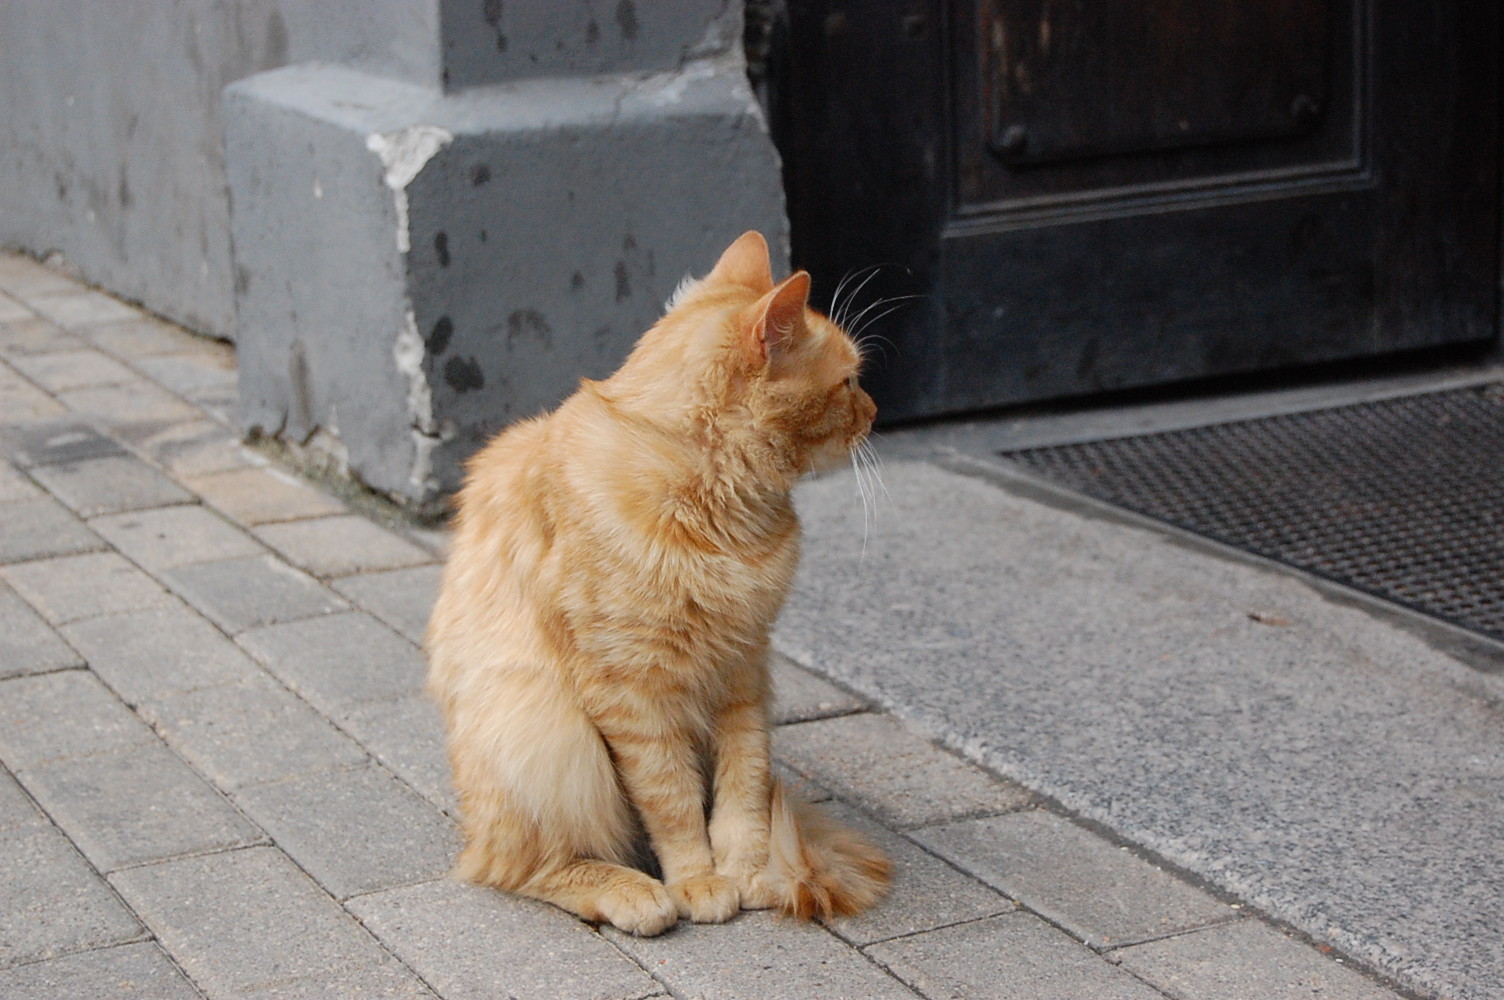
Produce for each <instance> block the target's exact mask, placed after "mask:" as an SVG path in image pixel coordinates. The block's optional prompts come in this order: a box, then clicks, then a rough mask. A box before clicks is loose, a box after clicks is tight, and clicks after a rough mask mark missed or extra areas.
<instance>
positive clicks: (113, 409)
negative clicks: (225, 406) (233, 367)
mask: <svg viewBox="0 0 1504 1000" xmlns="http://www.w3.org/2000/svg"><path fill="white" fill-rule="evenodd" d="M57 398H58V400H59V401H60V402H62V403H63V404H64V405H66V406H67V407H68V409H70V410H72V411H73V412H74V413H78V414H81V415H82V416H85V417H88V418H89V419H91V420H93V421H95V422H97V423H99V424H100V425H101V426H105V427H110V428H115V429H121V428H128V427H130V426H131V425H133V424H167V423H172V422H173V421H177V420H195V419H198V418H200V417H202V416H203V414H202V413H200V412H199V410H197V409H196V408H194V407H193V406H192V405H191V404H189V403H186V402H184V401H183V400H181V399H179V398H178V397H177V396H175V395H173V394H172V393H170V392H168V391H167V390H166V389H163V388H162V387H161V386H159V385H155V384H154V383H151V382H148V381H146V380H145V379H141V380H138V381H135V382H126V383H123V384H121V385H97V386H90V387H88V388H85V389H70V390H68V391H67V392H60V393H58V394H57Z"/></svg>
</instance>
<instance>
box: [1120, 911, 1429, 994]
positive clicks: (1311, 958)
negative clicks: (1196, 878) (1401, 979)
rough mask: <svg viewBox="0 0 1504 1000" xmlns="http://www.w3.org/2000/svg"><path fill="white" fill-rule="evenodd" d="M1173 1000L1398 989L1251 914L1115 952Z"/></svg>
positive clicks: (1370, 991)
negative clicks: (1233, 922)
mask: <svg viewBox="0 0 1504 1000" xmlns="http://www.w3.org/2000/svg"><path fill="white" fill-rule="evenodd" d="M1117 957H1118V958H1119V959H1120V960H1121V961H1122V963H1123V968H1124V969H1126V970H1128V971H1129V972H1131V973H1133V974H1134V975H1135V976H1138V977H1139V978H1140V979H1142V980H1144V981H1145V982H1147V983H1149V984H1150V985H1152V986H1155V987H1157V988H1159V989H1160V990H1163V991H1164V992H1165V994H1167V995H1168V996H1170V997H1172V998H1173V1000H1307V998H1309V997H1320V998H1321V1000H1399V996H1400V995H1399V994H1398V993H1396V992H1394V991H1393V990H1391V989H1389V988H1388V987H1387V986H1383V985H1381V984H1380V983H1377V982H1375V981H1374V980H1372V979H1370V978H1369V977H1367V976H1365V975H1363V974H1362V973H1359V972H1356V971H1354V970H1353V969H1350V968H1347V967H1346V966H1344V965H1342V964H1341V963H1340V962H1336V961H1332V960H1331V959H1329V958H1326V957H1324V956H1323V955H1322V954H1321V953H1320V952H1319V951H1317V950H1316V949H1315V948H1312V947H1310V946H1309V945H1307V944H1305V943H1304V942H1301V941H1296V940H1294V939H1293V938H1291V937H1290V936H1289V935H1287V934H1283V933H1281V932H1280V931H1278V930H1275V929H1274V928H1273V927H1270V926H1269V925H1268V924H1265V923H1263V922H1262V921H1259V920H1242V921H1239V922H1238V923H1235V924H1226V925H1223V926H1221V927H1211V928H1207V929H1206V930H1200V931H1196V932H1195V933H1192V934H1181V935H1178V936H1176V937H1172V938H1166V939H1165V940H1163V941H1154V942H1151V943H1149V944H1141V945H1137V946H1135V947H1132V948H1125V949H1123V950H1122V951H1121V952H1119V953H1118V954H1117Z"/></svg>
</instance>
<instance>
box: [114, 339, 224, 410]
mask: <svg viewBox="0 0 1504 1000" xmlns="http://www.w3.org/2000/svg"><path fill="white" fill-rule="evenodd" d="M134 363H135V366H136V367H137V368H139V369H141V370H142V371H143V372H145V373H146V374H147V375H148V376H150V377H151V380H152V381H153V382H156V383H157V384H158V385H162V386H166V387H167V388H168V389H171V390H172V391H173V392H175V393H177V394H178V395H179V396H182V397H183V398H184V399H194V398H195V397H196V396H198V395H201V394H203V393H205V392H211V391H213V390H217V389H222V388H225V387H229V388H231V389H233V388H234V387H235V351H234V349H233V348H231V347H230V346H229V345H227V344H220V343H218V342H216V341H211V340H205V341H202V342H200V343H197V344H194V345H193V349H192V350H191V351H184V352H183V353H178V354H160V355H154V356H147V357H141V358H137V359H136V360H135V362H134Z"/></svg>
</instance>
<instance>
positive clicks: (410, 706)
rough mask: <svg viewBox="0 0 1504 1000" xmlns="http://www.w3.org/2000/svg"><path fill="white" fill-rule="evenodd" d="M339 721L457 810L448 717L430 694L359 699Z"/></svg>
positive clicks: (438, 801)
mask: <svg viewBox="0 0 1504 1000" xmlns="http://www.w3.org/2000/svg"><path fill="white" fill-rule="evenodd" d="M336 721H337V722H338V723H339V725H340V727H341V728H342V729H344V731H345V732H347V733H349V734H350V735H351V736H352V737H354V738H355V740H356V742H358V743H359V744H360V745H361V746H363V747H365V748H366V750H368V751H369V752H370V753H371V755H372V756H373V757H375V758H376V759H377V760H379V761H381V763H382V764H384V765H386V767H387V768H388V769H390V770H391V771H392V773H393V774H395V775H397V777H399V778H401V779H402V780H403V781H405V782H407V783H408V784H409V785H411V786H412V787H413V789H414V790H415V791H416V792H417V793H418V794H419V795H421V796H423V797H424V798H425V799H427V800H428V801H429V802H432V803H433V804H434V805H436V806H438V807H439V808H440V809H442V810H444V811H445V812H447V813H449V814H450V815H451V816H453V815H457V811H458V806H457V804H456V801H455V794H454V785H453V782H452V780H451V775H450V770H449V754H448V751H447V750H446V743H445V737H444V722H443V720H442V719H441V718H440V717H439V709H438V707H437V706H436V705H434V703H433V702H432V701H430V700H429V699H428V697H427V696H426V695H421V694H417V695H411V696H409V697H406V698H397V699H395V700H393V701H376V702H368V703H366V704H363V705H356V706H354V707H353V708H348V709H345V710H344V711H343V712H341V713H340V714H339V716H338V718H337V720H336Z"/></svg>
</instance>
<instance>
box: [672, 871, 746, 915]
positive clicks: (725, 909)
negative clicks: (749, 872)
mask: <svg viewBox="0 0 1504 1000" xmlns="http://www.w3.org/2000/svg"><path fill="white" fill-rule="evenodd" d="M668 891H669V894H670V895H671V896H673V897H674V902H675V903H677V904H678V906H679V916H681V917H688V918H689V919H690V920H693V921H694V922H695V923H697V924H723V923H725V922H726V921H728V920H730V919H731V918H732V917H734V916H736V912H737V910H739V909H740V908H741V898H740V896H739V894H738V893H737V890H736V883H735V882H733V881H731V880H730V879H729V878H723V877H722V876H720V875H695V876H693V877H691V878H686V879H680V880H679V881H677V882H671V883H669V885H668Z"/></svg>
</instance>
